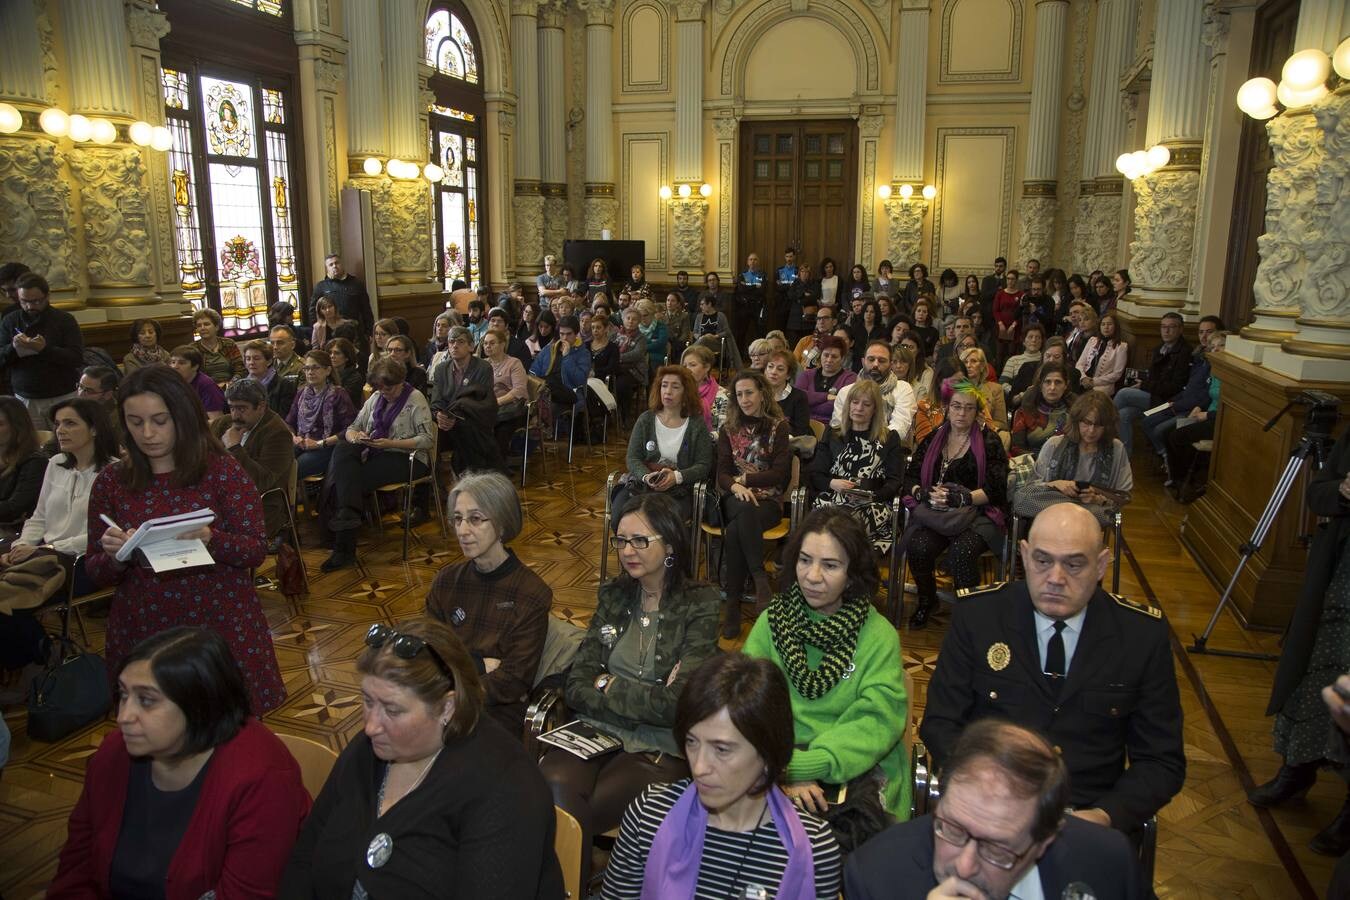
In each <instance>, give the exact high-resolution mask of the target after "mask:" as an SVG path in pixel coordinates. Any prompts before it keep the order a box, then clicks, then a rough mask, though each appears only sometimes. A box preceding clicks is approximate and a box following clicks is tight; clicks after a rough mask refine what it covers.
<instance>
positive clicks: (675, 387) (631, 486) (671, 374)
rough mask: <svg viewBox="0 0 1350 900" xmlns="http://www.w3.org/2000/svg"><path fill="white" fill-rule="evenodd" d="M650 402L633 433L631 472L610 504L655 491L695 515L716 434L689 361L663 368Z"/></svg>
mask: <svg viewBox="0 0 1350 900" xmlns="http://www.w3.org/2000/svg"><path fill="white" fill-rule="evenodd" d="M647 407H648V408H647V409H646V411H644V412H643V413H642V415H640V416H638V418H637V421H636V422H634V423H633V431H632V433H631V434H630V435H629V436H628V477H627V479H626V480H625V483H624V485H623V486H622V487H620V488H619V490H618V491H617V492H615V495H614V498H613V500H612V502H611V504H610V508H611V509H612V510H615V511H618V510H621V509H623V508H624V507H625V506H627V504H628V500H629V498H630V497H632V496H634V495H636V494H645V493H647V492H649V491H655V492H656V493H660V494H665V495H666V496H668V497H670V498H671V499H672V500H674V501H675V502H676V504H677V505H678V506H679V509H680V515H681V516H682V517H683V518H684V519H685V520H686V521H688V520H691V519H692V518H693V515H694V485H696V484H699V483H700V482H703V481H706V480H707V479H708V476H709V475H710V474H711V472H712V467H713V442H712V437H711V435H709V433H708V426H707V424H706V423H705V422H704V420H703V404H702V402H701V401H700V400H699V396H698V388H697V387H696V386H695V384H694V377H693V375H691V374H690V373H689V370H688V369H686V368H685V367H683V366H662V367H661V368H659V369H657V370H656V377H655V378H653V379H652V386H651V390H650V391H648V395H647ZM614 521H615V522H617V521H618V519H617V517H616V518H615V519H614Z"/></svg>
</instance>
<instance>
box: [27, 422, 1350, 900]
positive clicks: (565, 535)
mask: <svg viewBox="0 0 1350 900" xmlns="http://www.w3.org/2000/svg"><path fill="white" fill-rule="evenodd" d="M563 452H564V454H565V448H564V450H563ZM622 459H623V449H622V446H621V444H620V442H619V439H618V438H617V437H616V438H614V439H613V440H612V441H611V443H610V445H609V446H608V447H607V448H605V452H604V454H603V455H602V454H601V452H600V451H599V450H598V449H597V450H595V451H586V450H581V451H578V458H577V459H576V461H575V463H574V464H573V465H572V466H571V467H570V468H569V467H568V466H567V465H566V463H565V462H564V461H563V460H562V459H561V458H560V457H559V456H558V455H557V454H552V455H551V456H550V458H549V460H548V474H547V476H544V475H542V474H541V473H540V471H539V469H538V467H535V468H534V469H533V471H532V472H531V473H530V479H529V484H528V486H527V487H526V488H525V489H524V490H523V492H522V499H523V503H524V507H525V514H526V515H525V528H524V531H523V533H522V534H521V536H520V537H519V538H518V539H517V540H516V541H515V542H514V544H513V546H514V548H515V549H516V551H517V552H518V553H519V554H520V556H521V558H522V559H523V560H524V561H525V562H526V563H527V564H529V565H530V566H532V567H533V568H534V569H535V571H536V572H538V573H539V575H540V576H541V577H542V578H543V579H544V580H545V581H546V582H548V583H549V584H550V585H552V587H553V590H554V613H555V614H556V615H558V616H560V617H562V618H565V619H568V620H569V621H572V622H575V623H576V624H578V625H581V626H585V625H586V623H587V622H588V620H589V617H590V615H591V612H592V611H593V610H594V607H595V588H596V585H597V582H598V576H599V559H600V556H599V554H600V552H601V542H600V531H601V519H602V517H603V509H604V502H603V498H602V492H603V486H604V480H605V476H606V474H607V473H608V471H610V470H611V469H612V468H615V467H617V466H618V465H621V463H622ZM1136 482H1138V484H1139V489H1138V494H1137V499H1136V501H1135V503H1134V504H1133V505H1132V506H1131V507H1130V508H1129V510H1128V512H1127V514H1126V519H1125V534H1126V543H1127V545H1128V548H1129V551H1130V554H1129V555H1130V556H1132V558H1131V559H1127V560H1126V561H1125V564H1124V566H1123V579H1122V591H1123V592H1124V593H1126V594H1127V595H1129V596H1133V597H1140V598H1148V599H1151V600H1152V601H1153V602H1155V603H1157V604H1159V605H1161V606H1162V607H1163V609H1164V610H1166V612H1167V614H1168V616H1169V618H1170V621H1171V623H1172V628H1173V632H1174V635H1175V638H1176V641H1175V649H1176V651H1177V664H1178V679H1179V681H1180V684H1181V696H1182V702H1183V704H1184V706H1185V716H1186V724H1185V739H1186V750H1187V757H1188V762H1189V766H1188V771H1187V778H1186V784H1185V787H1184V789H1183V790H1182V792H1181V794H1180V795H1178V796H1177V798H1176V799H1175V800H1174V801H1173V802H1172V803H1171V804H1170V805H1169V806H1168V807H1167V808H1166V809H1164V810H1163V811H1162V813H1161V816H1160V819H1161V827H1160V844H1159V853H1158V863H1157V882H1156V888H1157V892H1158V894H1159V896H1161V897H1164V898H1211V897H1241V898H1295V897H1301V898H1311V897H1316V896H1322V895H1323V893H1324V890H1325V886H1326V883H1327V880H1328V878H1329V875H1330V870H1331V866H1332V862H1333V861H1332V860H1329V859H1327V858H1325V857H1319V856H1316V855H1315V854H1313V853H1311V852H1310V851H1308V850H1307V849H1306V843H1307V841H1308V839H1309V838H1310V837H1311V836H1312V835H1313V834H1314V833H1315V832H1316V831H1317V830H1318V829H1319V828H1320V827H1321V826H1322V825H1323V824H1325V823H1326V822H1328V821H1329V820H1330V819H1331V817H1332V816H1333V815H1335V813H1336V811H1337V810H1338V809H1339V807H1340V804H1341V802H1342V801H1343V799H1344V786H1343V785H1342V784H1341V783H1339V782H1333V780H1332V779H1331V778H1330V777H1329V776H1325V775H1324V776H1323V778H1322V780H1321V781H1319V783H1318V785H1317V787H1316V788H1315V789H1314V790H1313V792H1312V793H1311V794H1310V795H1309V797H1308V799H1307V800H1306V801H1305V802H1301V803H1296V804H1294V805H1292V806H1291V807H1290V808H1288V809H1287V810H1277V811H1274V812H1273V813H1265V812H1260V813H1258V811H1256V810H1255V809H1253V808H1252V807H1251V806H1250V805H1249V804H1248V803H1247V802H1246V799H1245V796H1244V791H1245V790H1246V788H1247V787H1249V786H1250V785H1251V784H1252V783H1253V781H1255V782H1260V781H1264V780H1266V779H1267V778H1268V777H1269V776H1270V775H1271V774H1272V773H1273V772H1274V771H1275V768H1276V766H1277V765H1278V759H1277V758H1276V757H1275V755H1274V753H1273V752H1272V750H1271V746H1270V744H1271V742H1270V720H1269V719H1267V718H1265V717H1264V715H1263V712H1264V708H1265V703H1266V698H1267V695H1268V692H1269V685H1270V682H1271V678H1272V676H1273V672H1274V667H1273V665H1272V664H1267V663H1261V662H1249V661H1240V660H1233V659H1224V658H1221V657H1212V656H1204V657H1189V656H1188V655H1187V654H1186V653H1185V652H1183V651H1182V645H1183V643H1189V642H1190V640H1191V634H1192V632H1197V631H1199V630H1200V629H1202V628H1203V627H1204V624H1205V622H1206V621H1207V619H1208V617H1209V615H1210V613H1211V612H1212V610H1213V607H1214V604H1215V603H1216V602H1217V599H1218V596H1217V592H1216V591H1215V590H1214V589H1213V588H1212V587H1211V586H1210V584H1209V583H1208V582H1207V581H1206V580H1205V578H1204V576H1203V575H1202V574H1201V573H1200V572H1199V570H1198V569H1197V567H1196V566H1195V564H1194V563H1193V562H1192V561H1191V559H1190V558H1189V556H1187V554H1186V552H1185V551H1184V550H1183V549H1182V548H1181V546H1180V543H1179V540H1178V529H1179V527H1180V524H1181V521H1182V517H1183V515H1184V507H1180V506H1178V505H1177V504H1175V503H1173V502H1172V501H1171V500H1170V499H1169V498H1167V496H1166V495H1165V494H1164V493H1163V492H1162V490H1161V488H1160V486H1159V484H1158V479H1157V478H1156V477H1155V476H1152V475H1151V473H1150V472H1148V471H1143V472H1138V473H1136ZM301 529H302V538H303V542H304V543H305V545H306V548H307V549H306V550H305V551H304V557H305V560H306V563H307V565H308V566H309V569H310V572H311V594H310V596H309V597H308V598H307V599H305V600H304V601H303V602H301V603H299V604H298V605H297V604H293V603H288V602H287V601H286V600H285V599H284V598H283V597H281V596H280V595H278V594H274V593H271V592H266V591H264V592H263V602H264V606H265V608H266V612H267V617H268V621H269V623H270V625H271V627H272V632H273V637H274V640H275V642H276V650H277V657H278V659H279V660H280V663H281V669H282V673H283V676H284V678H285V681H286V686H287V689H288V691H289V693H290V697H289V699H288V701H287V702H286V704H285V705H284V706H282V707H281V708H280V709H278V710H276V711H275V712H273V713H272V714H271V715H269V716H268V717H267V720H266V721H267V724H268V725H269V726H270V727H272V728H274V729H276V730H278V731H282V732H292V733H295V734H300V735H305V736H308V737H311V738H314V739H316V740H319V741H322V742H324V743H326V744H328V745H329V746H332V747H334V748H340V747H341V746H343V745H344V744H345V742H346V741H347V740H348V739H349V738H350V736H351V735H352V734H354V733H355V732H356V731H357V729H359V728H360V727H361V711H360V696H359V691H358V686H357V678H356V674H355V670H354V660H355V658H356V655H357V653H358V652H359V650H360V647H361V638H362V636H363V635H364V633H365V630H366V628H367V627H368V626H369V625H370V623H372V622H374V621H393V620H398V619H403V618H407V617H411V616H416V615H418V614H419V613H420V612H421V610H422V607H423V602H424V599H425V596H426V591H427V587H428V585H429V584H430V582H431V579H432V578H433V577H434V576H435V574H436V572H437V571H438V570H439V569H440V568H441V567H442V566H444V565H446V564H447V563H449V562H452V561H454V560H457V559H458V558H459V551H458V548H457V546H456V545H455V543H454V541H453V540H451V541H449V542H448V543H447V542H446V541H444V540H443V539H442V538H441V536H440V534H439V532H438V530H437V527H436V525H435V524H434V523H431V524H426V525H423V526H422V527H421V528H420V529H419V533H418V538H419V541H418V542H417V543H415V544H414V545H413V548H412V551H411V552H410V554H409V559H408V562H407V563H404V562H402V561H401V560H400V558H399V557H400V549H401V548H400V540H399V533H398V531H397V530H396V529H392V528H391V529H390V530H388V531H387V532H386V534H385V535H384V536H383V537H377V536H374V535H369V536H367V537H366V538H365V539H363V542H362V545H361V547H360V554H359V555H360V558H361V563H362V566H361V568H360V569H348V570H345V571H342V572H337V573H332V574H329V575H323V574H321V573H319V571H318V564H319V563H320V562H321V561H322V560H323V559H324V557H325V555H326V553H325V552H324V551H322V550H320V549H318V548H317V547H316V546H315V544H316V540H317V534H316V531H315V530H314V526H313V523H312V522H311V521H308V520H305V521H302V525H301ZM269 565H270V564H269ZM911 600H912V597H911ZM945 623H946V617H945V615H939V616H938V617H937V619H936V620H935V624H934V625H932V626H930V627H929V628H928V629H927V630H926V631H922V632H917V633H910V632H909V631H908V629H905V630H904V631H902V633H901V644H902V648H903V651H902V652H903V654H904V659H905V667H906V668H907V669H908V670H909V671H910V673H911V674H912V676H913V678H914V683H915V694H916V697H915V698H914V703H915V708H916V713H919V712H921V710H922V708H923V705H924V701H925V696H926V689H927V684H928V679H929V677H930V675H931V673H932V670H933V665H934V663H935V661H936V659H937V653H938V649H939V647H940V644H941V639H942V635H943V632H944V630H945V627H944V626H945ZM87 624H88V625H89V631H90V641H91V644H92V645H93V646H94V647H95V648H101V646H102V641H103V636H102V631H101V622H100V621H98V620H91V621H89V622H88V623H87ZM739 643H740V642H739V640H737V641H733V642H726V643H725V644H724V646H725V647H726V648H728V649H732V648H734V647H736V646H738V645H739ZM1212 646H1220V647H1232V648H1252V649H1258V648H1259V649H1264V650H1271V651H1273V650H1275V649H1276V648H1277V647H1276V636H1274V635H1267V634H1257V633H1251V632H1247V631H1244V630H1243V629H1242V628H1241V627H1240V626H1239V625H1238V624H1237V622H1236V620H1234V619H1232V618H1231V617H1229V616H1225V618H1224V619H1223V620H1222V621H1221V622H1220V625H1219V628H1218V630H1217V631H1216V633H1215V635H1214V637H1213V640H1212ZM4 716H5V719H6V721H7V722H8V724H9V726H10V729H11V730H12V731H13V732H14V745H13V753H12V758H11V761H10V764H9V766H8V768H6V769H5V771H4V775H3V778H0V893H3V894H4V896H6V897H8V898H10V900H15V898H20V900H27V898H30V897H35V896H40V895H41V893H42V891H43V889H44V887H45V885H46V884H47V882H48V881H49V879H50V878H51V876H52V874H53V872H54V870H55V865H56V856H57V854H58V853H59V851H60V848H61V845H62V843H63V841H64V839H65V831H66V818H67V816H68V815H69V812H70V809H71V807H72V806H73V805H74V803H75V801H76V799H77V797H78V795H79V791H80V785H81V779H82V777H83V770H84V765H85V760H86V759H87V758H88V757H89V755H90V754H91V753H93V751H94V749H95V748H96V747H97V746H98V743H99V741H100V740H101V738H102V736H103V735H104V734H105V733H107V731H108V730H109V729H111V728H112V727H113V724H112V721H111V719H109V720H108V721H105V722H102V723H99V724H97V725H94V726H91V727H89V728H87V729H85V730H83V731H81V732H79V733H77V734H75V735H72V736H71V737H69V738H67V739H66V740H64V741H61V742H60V743H57V744H52V745H48V744H41V743H38V742H35V741H33V740H31V739H29V738H28V736H27V734H26V731H25V714H24V711H23V708H22V705H10V706H6V707H5V708H4ZM917 718H918V716H917V715H916V719H917Z"/></svg>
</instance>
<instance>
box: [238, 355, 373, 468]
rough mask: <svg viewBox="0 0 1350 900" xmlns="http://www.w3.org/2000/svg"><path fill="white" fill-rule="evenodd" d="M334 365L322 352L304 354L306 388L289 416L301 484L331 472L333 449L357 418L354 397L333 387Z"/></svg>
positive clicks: (287, 425) (302, 389)
mask: <svg viewBox="0 0 1350 900" xmlns="http://www.w3.org/2000/svg"><path fill="white" fill-rule="evenodd" d="M334 349H336V348H334ZM332 362H333V360H332V357H331V356H330V355H329V354H328V353H326V352H324V351H323V350H311V351H309V352H308V353H306V354H305V364H304V365H303V366H302V367H301V370H300V371H301V372H302V374H303V375H304V378H305V386H304V387H302V388H301V389H300V391H299V392H298V393H297V394H296V395H295V402H294V403H292V404H291V409H290V412H288V413H286V427H287V428H289V429H290V431H291V433H292V438H291V444H292V446H293V447H294V453H295V457H296V476H295V477H296V478H297V479H298V480H302V481H303V480H304V479H306V478H309V477H310V476H312V475H322V474H324V473H325V472H327V471H328V461H329V459H330V458H331V457H332V455H333V448H334V447H336V446H337V443H338V441H340V440H341V439H342V433H343V432H344V431H346V430H347V426H348V425H350V424H352V420H353V419H355V418H356V407H355V406H354V405H353V404H352V400H351V397H350V396H349V395H348V394H347V392H346V391H344V390H343V389H342V388H340V387H338V386H337V385H336V384H334V383H333V365H332ZM246 468H247V467H246Z"/></svg>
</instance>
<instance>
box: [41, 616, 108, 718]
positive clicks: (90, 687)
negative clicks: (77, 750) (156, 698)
mask: <svg viewBox="0 0 1350 900" xmlns="http://www.w3.org/2000/svg"><path fill="white" fill-rule="evenodd" d="M53 643H54V644H56V645H57V646H59V647H60V658H59V659H58V660H57V661H56V662H54V663H52V664H50V665H48V666H47V668H46V670H44V671H43V672H42V674H41V675H39V676H38V677H37V678H34V679H33V682H32V684H30V685H29V686H28V734H29V736H30V737H32V738H34V739H36V740H39V741H45V742H47V743H52V742H55V741H59V740H61V739H62V738H64V737H66V736H67V735H70V734H72V733H74V732H76V731H78V730H80V729H81V728H83V727H85V726H86V725H88V724H90V723H91V722H96V721H98V720H99V719H101V718H103V717H104V716H105V715H107V713H108V708H109V707H110V706H111V705H112V688H111V687H110V686H109V684H108V669H107V667H106V666H105V665H104V663H103V659H102V658H101V657H99V656H98V655H97V654H95V653H89V652H88V651H86V650H84V649H83V648H81V647H80V646H79V644H77V643H75V642H74V641H73V640H71V639H70V638H65V637H57V638H54V639H53Z"/></svg>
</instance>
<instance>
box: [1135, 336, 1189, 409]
mask: <svg viewBox="0 0 1350 900" xmlns="http://www.w3.org/2000/svg"><path fill="white" fill-rule="evenodd" d="M1166 346H1167V345H1166V344H1159V345H1158V348H1157V349H1156V350H1154V351H1153V361H1152V362H1151V363H1149V367H1148V375H1147V376H1146V378H1145V381H1144V388H1145V389H1146V390H1147V391H1148V392H1149V395H1150V397H1151V398H1152V402H1154V403H1162V402H1163V401H1164V400H1171V399H1172V398H1173V397H1175V396H1176V395H1177V394H1180V393H1181V389H1182V388H1184V387H1185V386H1186V381H1187V380H1188V379H1189V378H1190V376H1191V363H1192V362H1193V357H1192V354H1191V345H1190V344H1188V343H1186V339H1185V338H1177V343H1176V346H1175V347H1174V348H1173V349H1172V351H1171V352H1170V353H1163V352H1162V351H1163V348H1164V347H1166Z"/></svg>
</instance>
